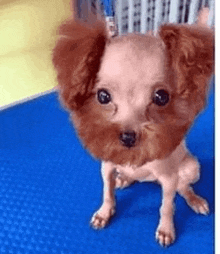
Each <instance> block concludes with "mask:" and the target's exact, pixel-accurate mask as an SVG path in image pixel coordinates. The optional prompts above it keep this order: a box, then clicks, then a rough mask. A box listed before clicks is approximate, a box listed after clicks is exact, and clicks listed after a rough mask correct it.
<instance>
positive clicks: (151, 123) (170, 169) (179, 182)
mask: <svg viewBox="0 0 220 254" xmlns="http://www.w3.org/2000/svg"><path fill="white" fill-rule="evenodd" d="M201 20H202V19H201V17H200V21H199V22H200V23H198V24H196V25H186V24H185V25H180V24H165V25H162V26H161V27H160V29H159V31H158V35H157V36H152V35H149V34H146V35H143V34H129V35H126V36H119V37H115V38H109V37H108V35H107V32H106V26H105V23H104V22H103V21H102V20H96V21H94V22H92V21H91V22H87V23H82V22H79V21H73V20H68V21H67V22H66V23H65V24H63V25H62V26H61V27H60V38H59V40H58V42H57V45H56V47H55V48H54V52H53V62H54V65H55V68H56V69H57V73H58V82H59V88H60V95H61V99H62V101H63V103H64V105H65V106H66V108H67V109H68V110H69V111H70V113H71V118H72V120H73V122H74V125H75V128H76V129H77V131H78V135H79V137H80V138H81V140H82V142H83V144H84V146H85V147H86V148H87V149H88V150H89V151H90V152H91V153H92V154H93V156H95V157H96V158H98V159H101V160H102V176H103V181H104V194H103V195H104V198H103V204H102V206H101V208H100V209H99V210H98V211H97V212H96V213H95V214H94V215H93V217H92V220H91V224H92V226H93V227H94V228H96V229H101V228H103V227H105V226H106V224H107V223H108V222H109V220H110V218H111V216H113V214H114V212H115V198H114V189H115V188H116V187H126V186H128V185H129V184H131V183H132V182H134V181H157V182H159V183H160V184H161V185H162V190H163V200H162V206H161V210H160V215H161V217H160V222H159V226H158V228H157V231H156V239H157V240H158V241H159V243H160V244H161V245H163V246H168V245H170V244H171V243H172V242H173V241H174V239H175V230H174V223H173V213H174V204H173V200H174V197H175V194H176V192H178V193H179V194H180V195H181V196H183V197H184V198H185V199H186V201H187V203H188V204H189V205H190V207H191V208H192V209H193V210H194V211H195V212H197V213H201V214H207V213H208V212H209V208H208V204H207V202H206V201H205V200H204V199H202V198H201V197H199V196H197V195H196V194H195V193H194V191H193V189H192V187H190V185H191V184H192V183H194V182H195V181H197V180H198V178H199V164H198V162H197V160H196V158H194V157H193V156H192V155H191V154H190V152H189V151H188V150H187V148H186V146H185V143H184V137H185V135H186V133H187V131H188V130H189V128H190V126H191V125H192V123H193V121H194V119H195V117H196V116H197V115H198V113H199V112H200V111H201V110H202V109H203V108H204V106H205V103H206V97H207V92H208V84H209V81H210V77H211V75H212V73H213V64H214V60H213V55H214V53H213V49H214V34H213V31H212V30H211V29H209V28H208V27H207V26H206V25H205V24H204V23H205V22H203V21H201Z"/></svg>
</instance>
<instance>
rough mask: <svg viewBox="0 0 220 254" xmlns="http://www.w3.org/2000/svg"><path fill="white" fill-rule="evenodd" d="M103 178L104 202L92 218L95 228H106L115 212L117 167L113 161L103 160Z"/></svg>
mask: <svg viewBox="0 0 220 254" xmlns="http://www.w3.org/2000/svg"><path fill="white" fill-rule="evenodd" d="M102 178H103V183H104V188H103V203H102V206H101V207H100V209H99V210H98V211H97V212H96V213H95V214H94V215H93V217H92V220H91V225H92V227H93V228H95V229H101V228H104V227H105V226H106V224H107V223H108V222H109V220H110V218H111V217H112V216H113V215H114V213H115V195H114V189H115V168H114V165H112V163H109V162H102Z"/></svg>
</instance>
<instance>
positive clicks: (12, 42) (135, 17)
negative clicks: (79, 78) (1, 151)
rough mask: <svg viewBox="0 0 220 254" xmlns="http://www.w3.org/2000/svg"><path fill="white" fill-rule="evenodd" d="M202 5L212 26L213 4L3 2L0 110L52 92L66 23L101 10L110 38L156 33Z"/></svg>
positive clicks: (196, 0)
mask: <svg viewBox="0 0 220 254" xmlns="http://www.w3.org/2000/svg"><path fill="white" fill-rule="evenodd" d="M202 6H207V7H209V8H210V15H209V21H208V23H209V25H210V26H213V25H214V18H215V17H214V16H215V15H214V9H215V3H214V0H117V1H114V0H38V1H36V0H1V1H0V109H2V108H6V107H9V106H12V105H14V104H17V103H21V102H24V101H26V100H29V99H32V98H35V97H38V96H40V95H42V94H45V93H49V92H51V91H53V90H54V89H55V87H56V85H57V83H56V76H55V72H54V68H53V66H52V62H51V51H52V49H53V47H54V43H55V40H56V36H57V27H58V26H59V25H60V24H61V23H62V22H63V21H64V20H65V19H66V18H68V17H70V16H73V15H76V16H78V17H79V18H81V19H86V15H87V13H88V11H90V10H91V9H93V10H97V12H100V10H101V11H102V12H103V13H104V15H105V17H106V21H107V26H108V29H109V33H110V35H111V36H116V35H117V34H125V33H130V32H134V31H136V32H141V33H145V32H146V31H149V30H151V31H153V32H154V33H155V32H156V31H157V28H158V26H159V24H160V23H163V22H188V23H193V22H195V20H196V17H197V13H198V11H199V10H200V9H201V7H202Z"/></svg>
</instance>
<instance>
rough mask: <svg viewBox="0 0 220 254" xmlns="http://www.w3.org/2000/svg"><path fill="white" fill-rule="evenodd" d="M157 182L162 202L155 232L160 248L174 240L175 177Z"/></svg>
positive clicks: (164, 178)
mask: <svg viewBox="0 0 220 254" xmlns="http://www.w3.org/2000/svg"><path fill="white" fill-rule="evenodd" d="M159 181H160V183H161V185H162V191H163V200H162V206H161V208H160V222H159V226H158V228H157V231H156V239H157V240H158V241H159V243H160V245H161V246H163V247H167V246H168V245H170V244H171V243H173V241H174V240H175V229H174V222H173V214H174V197H175V194H176V188H177V177H176V176H169V177H162V178H161V179H159Z"/></svg>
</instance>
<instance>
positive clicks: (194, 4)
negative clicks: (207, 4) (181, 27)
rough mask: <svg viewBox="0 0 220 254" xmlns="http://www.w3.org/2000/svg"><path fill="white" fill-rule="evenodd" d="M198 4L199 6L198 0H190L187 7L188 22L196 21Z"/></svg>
mask: <svg viewBox="0 0 220 254" xmlns="http://www.w3.org/2000/svg"><path fill="white" fill-rule="evenodd" d="M198 6H199V1H198V0H191V3H190V8H189V19H188V23H189V24H193V23H194V22H195V21H196V15H197V11H198Z"/></svg>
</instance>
